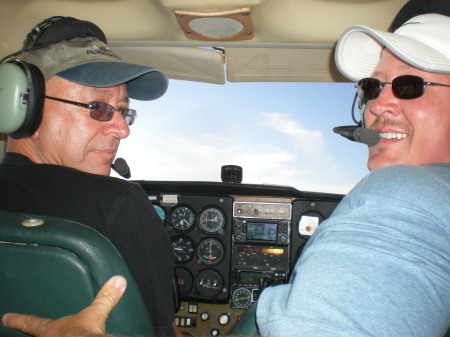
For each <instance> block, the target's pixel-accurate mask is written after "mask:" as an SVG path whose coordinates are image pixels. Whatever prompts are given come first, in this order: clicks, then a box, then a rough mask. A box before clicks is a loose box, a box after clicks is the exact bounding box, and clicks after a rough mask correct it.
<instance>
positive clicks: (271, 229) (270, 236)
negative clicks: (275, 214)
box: [247, 222, 278, 242]
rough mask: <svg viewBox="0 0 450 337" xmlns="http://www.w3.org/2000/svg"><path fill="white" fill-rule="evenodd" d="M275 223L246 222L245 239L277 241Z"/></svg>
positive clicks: (276, 226) (276, 225)
mask: <svg viewBox="0 0 450 337" xmlns="http://www.w3.org/2000/svg"><path fill="white" fill-rule="evenodd" d="M277 229H278V224H277V223H266V222H248V223H247V240H258V241H272V242H276V241H277Z"/></svg>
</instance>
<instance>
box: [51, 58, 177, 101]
mask: <svg viewBox="0 0 450 337" xmlns="http://www.w3.org/2000/svg"><path fill="white" fill-rule="evenodd" d="M57 75H58V76H60V77H62V78H64V79H66V80H69V81H72V82H75V83H78V84H82V85H87V86H91V87H111V86H115V85H119V84H123V83H125V84H126V86H127V91H128V96H129V97H130V98H133V99H136V100H141V101H150V100H154V99H157V98H159V97H161V96H162V95H164V93H165V92H166V90H167V87H168V84H169V81H168V78H167V76H166V74H165V73H164V72H163V71H161V70H159V69H155V68H151V67H146V66H141V65H136V64H130V63H125V62H91V63H86V64H82V65H79V66H76V67H73V68H70V69H68V70H64V71H62V72H60V73H58V74H57Z"/></svg>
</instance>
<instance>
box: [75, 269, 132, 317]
mask: <svg viewBox="0 0 450 337" xmlns="http://www.w3.org/2000/svg"><path fill="white" fill-rule="evenodd" d="M126 287H127V280H126V279H125V278H124V277H123V276H120V275H118V276H113V277H111V278H110V279H109V280H108V281H106V283H105V284H104V285H103V287H102V288H101V289H100V291H99V292H98V294H97V296H96V297H95V299H94V300H93V301H92V304H91V305H90V306H89V307H87V308H86V309H84V310H83V314H86V315H88V316H89V317H90V318H91V319H93V320H97V321H98V322H102V323H103V324H104V323H105V322H106V319H107V318H108V315H109V313H110V312H111V311H112V310H113V309H114V307H115V306H116V304H117V303H119V301H120V299H121V298H122V295H123V294H124V292H125V289H126ZM85 311H86V312H85Z"/></svg>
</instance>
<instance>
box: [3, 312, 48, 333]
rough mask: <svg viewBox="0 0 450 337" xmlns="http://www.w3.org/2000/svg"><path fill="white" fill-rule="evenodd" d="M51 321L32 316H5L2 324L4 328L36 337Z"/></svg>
mask: <svg viewBox="0 0 450 337" xmlns="http://www.w3.org/2000/svg"><path fill="white" fill-rule="evenodd" d="M51 321H52V320H50V319H47V318H40V317H37V316H32V315H20V314H5V315H3V317H2V323H3V325H4V326H5V327H7V328H10V329H15V330H20V331H23V332H25V333H27V334H29V335H33V336H37V335H39V334H40V333H41V331H44V330H45V329H46V328H47V326H48V324H49V323H50V322H51Z"/></svg>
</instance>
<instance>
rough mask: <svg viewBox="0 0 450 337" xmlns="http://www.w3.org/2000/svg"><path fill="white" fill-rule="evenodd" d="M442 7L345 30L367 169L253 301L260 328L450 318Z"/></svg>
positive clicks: (448, 93) (326, 328)
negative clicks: (280, 278)
mask: <svg viewBox="0 0 450 337" xmlns="http://www.w3.org/2000/svg"><path fill="white" fill-rule="evenodd" d="M449 32H450V17H447V16H443V15H438V14H426V15H421V16H417V17H415V18H413V19H411V20H409V21H408V22H406V23H405V24H403V25H402V26H401V27H400V28H398V29H397V30H396V31H395V33H386V32H381V31H376V30H373V29H370V28H367V27H363V26H355V27H352V28H350V29H348V30H346V31H345V32H344V33H343V34H342V35H341V38H340V39H339V41H338V45H337V49H336V63H337V65H338V67H339V69H340V71H341V72H342V73H343V74H344V75H346V76H347V77H348V78H349V79H351V80H354V81H358V85H357V87H358V94H359V98H360V100H361V101H360V105H362V106H365V113H364V122H365V126H366V127H367V128H371V129H374V130H376V131H377V132H378V133H379V134H380V138H381V140H380V142H379V143H378V144H377V145H375V146H372V147H369V159H368V168H369V169H370V170H373V172H371V174H369V175H368V176H367V177H366V178H365V179H364V180H362V181H361V182H360V183H359V184H358V185H357V186H356V187H355V188H354V189H353V190H352V191H351V192H350V193H349V194H348V195H347V196H346V197H345V198H344V199H343V200H342V202H341V203H340V204H339V206H338V207H337V208H336V210H335V212H334V213H333V214H332V216H331V217H330V218H329V219H328V220H326V221H324V222H323V223H322V224H321V225H320V226H319V228H318V230H317V231H316V233H315V234H314V236H313V237H312V238H311V240H310V241H309V243H308V245H307V247H306V248H305V249H304V251H303V253H302V255H301V257H300V259H299V261H298V262H297V265H296V267H295V269H294V271H293V275H292V277H291V280H290V282H289V283H288V284H285V285H280V286H275V287H269V288H266V289H265V290H264V291H263V292H262V294H261V296H260V298H259V301H258V306H257V323H258V326H259V329H260V332H261V335H263V336H277V337H281V336H443V335H444V334H445V332H446V331H447V329H448V328H449V325H450V295H449V294H450V211H449V209H450V206H449V205H450V104H449V103H450V102H449V97H450V35H449Z"/></svg>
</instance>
